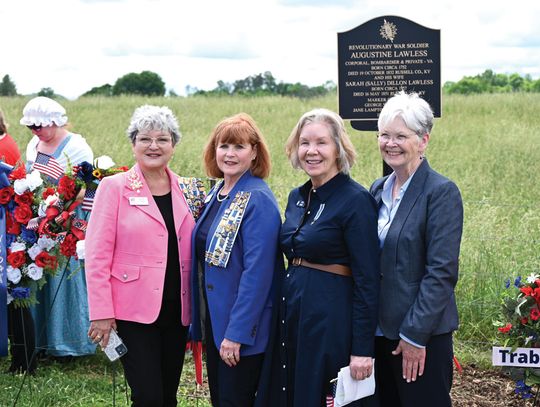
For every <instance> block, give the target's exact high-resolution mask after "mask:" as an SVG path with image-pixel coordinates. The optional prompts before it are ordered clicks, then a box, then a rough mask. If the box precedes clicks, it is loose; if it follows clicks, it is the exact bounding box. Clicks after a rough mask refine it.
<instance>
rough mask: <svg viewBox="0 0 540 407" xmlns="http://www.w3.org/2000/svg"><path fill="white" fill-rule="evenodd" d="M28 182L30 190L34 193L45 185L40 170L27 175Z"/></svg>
mask: <svg viewBox="0 0 540 407" xmlns="http://www.w3.org/2000/svg"><path fill="white" fill-rule="evenodd" d="M26 180H27V182H28V189H29V190H30V191H33V190H34V189H36V188H37V187H39V186H41V185H43V180H42V179H41V174H40V173H39V171H38V170H34V171H32V172H31V173H30V174H28V175H26Z"/></svg>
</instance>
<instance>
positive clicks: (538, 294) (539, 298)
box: [531, 287, 540, 303]
mask: <svg viewBox="0 0 540 407" xmlns="http://www.w3.org/2000/svg"><path fill="white" fill-rule="evenodd" d="M531 296H532V297H533V298H534V299H535V300H536V302H537V303H538V302H540V287H537V288H535V289H533V292H532V294H531Z"/></svg>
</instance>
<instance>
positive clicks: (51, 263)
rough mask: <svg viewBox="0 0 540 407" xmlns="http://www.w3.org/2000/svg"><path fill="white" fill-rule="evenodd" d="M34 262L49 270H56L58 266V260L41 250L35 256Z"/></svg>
mask: <svg viewBox="0 0 540 407" xmlns="http://www.w3.org/2000/svg"><path fill="white" fill-rule="evenodd" d="M35 262H36V264H37V265H38V266H39V267H43V268H44V269H48V270H51V271H54V270H56V268H57V267H58V260H57V258H56V257H55V256H51V255H50V254H49V253H47V252H41V253H39V254H38V255H37V256H36V259H35Z"/></svg>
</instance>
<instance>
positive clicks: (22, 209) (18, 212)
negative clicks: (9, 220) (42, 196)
mask: <svg viewBox="0 0 540 407" xmlns="http://www.w3.org/2000/svg"><path fill="white" fill-rule="evenodd" d="M13 215H14V216H15V220H16V221H17V222H19V223H22V224H23V225H26V224H27V223H28V221H29V220H30V219H32V218H33V217H34V215H33V213H32V208H31V207H30V205H19V206H17V207H16V208H15V210H14V211H13Z"/></svg>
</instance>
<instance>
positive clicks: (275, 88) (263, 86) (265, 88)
mask: <svg viewBox="0 0 540 407" xmlns="http://www.w3.org/2000/svg"><path fill="white" fill-rule="evenodd" d="M335 90H336V84H335V83H334V82H332V81H327V82H326V83H325V84H324V85H320V86H314V87H310V86H307V85H304V84H302V83H299V82H296V83H285V82H279V83H278V82H277V81H276V79H275V78H274V76H273V75H272V73H271V72H268V71H266V72H264V73H259V74H257V75H251V76H248V77H246V78H244V79H238V80H236V81H234V82H224V81H221V80H220V81H218V82H217V87H215V88H214V89H212V90H209V91H205V90H195V91H194V92H188V93H189V94H192V95H196V96H197V95H204V96H206V95H218V96H219V95H245V96H268V95H281V96H292V97H298V98H312V97H316V96H323V95H326V94H327V93H329V92H335Z"/></svg>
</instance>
